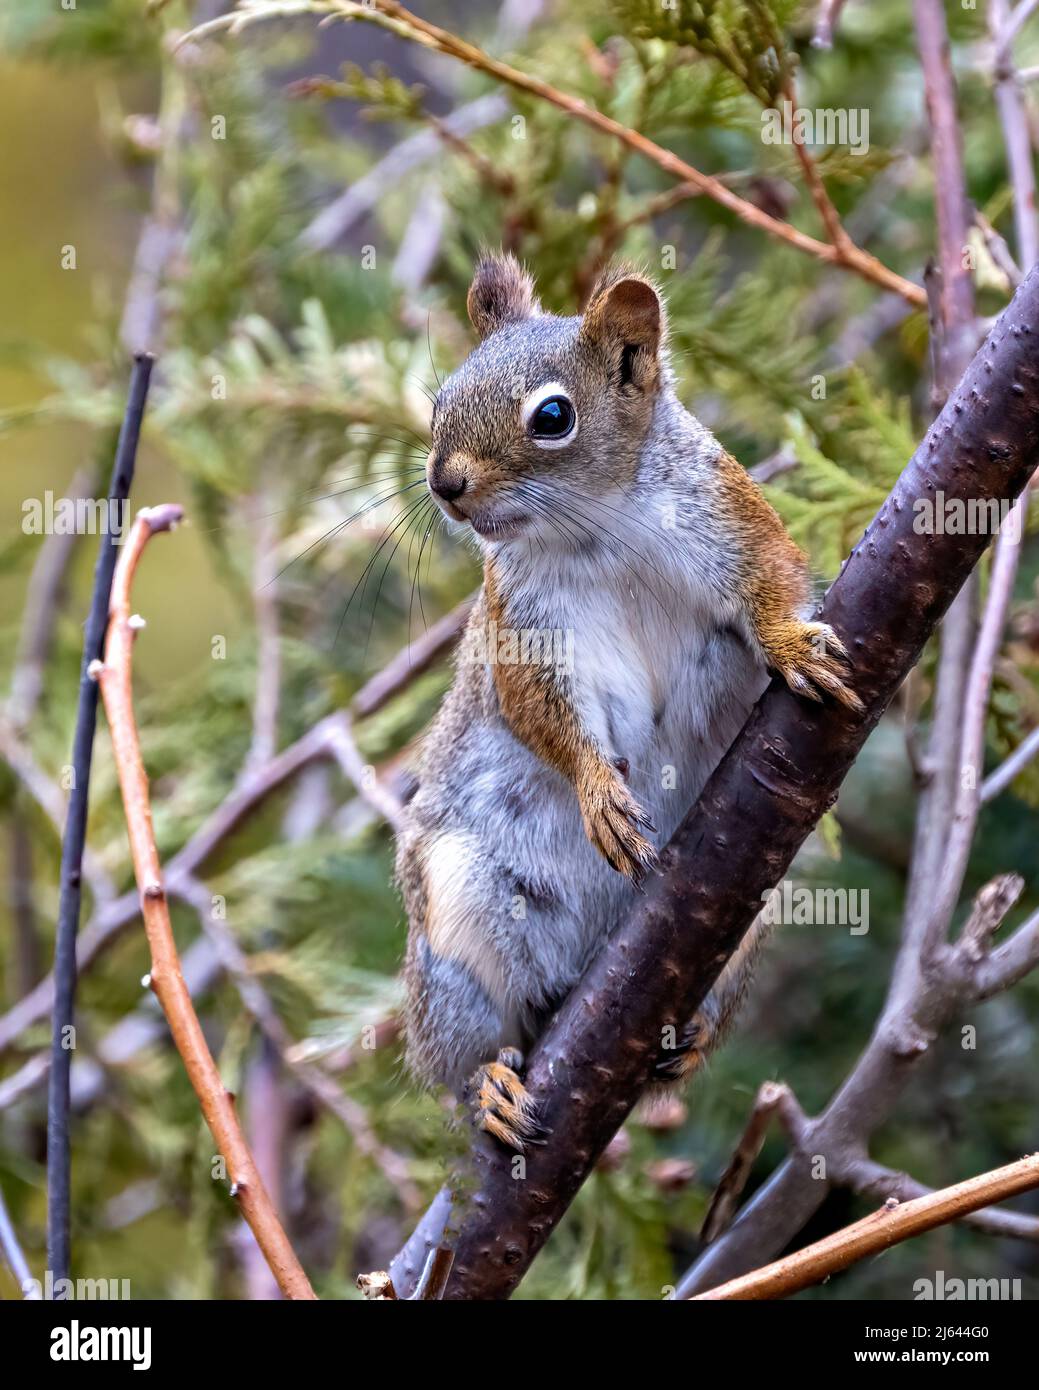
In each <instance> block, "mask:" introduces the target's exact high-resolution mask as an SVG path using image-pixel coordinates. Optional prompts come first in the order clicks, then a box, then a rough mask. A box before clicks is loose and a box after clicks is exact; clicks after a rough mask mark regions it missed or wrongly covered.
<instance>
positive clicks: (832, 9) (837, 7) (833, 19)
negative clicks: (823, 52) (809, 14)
mask: <svg viewBox="0 0 1039 1390" xmlns="http://www.w3.org/2000/svg"><path fill="white" fill-rule="evenodd" d="M844 4H845V0H822V3H821V4H820V6H819V13H818V14H817V15H816V17H815V32H814V33H813V34H812V47H813V48H832V47H833V36H834V33H835V32H836V29H837V24H838V21H839V20H840V17H841V10H843V9H844Z"/></svg>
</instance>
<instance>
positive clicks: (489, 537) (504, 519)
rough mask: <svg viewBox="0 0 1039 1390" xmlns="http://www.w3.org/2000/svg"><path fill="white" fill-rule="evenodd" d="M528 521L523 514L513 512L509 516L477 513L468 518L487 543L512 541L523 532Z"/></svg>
mask: <svg viewBox="0 0 1039 1390" xmlns="http://www.w3.org/2000/svg"><path fill="white" fill-rule="evenodd" d="M528 519H529V518H528V517H526V516H524V515H523V513H522V512H512V513H511V514H509V515H507V516H495V515H494V514H493V513H487V512H476V513H474V514H473V515H472V516H470V517H467V518H466V520H467V521H468V522H469V524H470V526H472V528H473V530H474V531H475V532H476V534H477V535H478V536H482V537H483V539H484V540H485V541H507V540H511V539H512V537H513V536H515V535H517V534H518V533H519V532H520V531H522V530H523V528H524V527H525V526H526V524H527V521H528Z"/></svg>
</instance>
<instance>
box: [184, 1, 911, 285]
mask: <svg viewBox="0 0 1039 1390" xmlns="http://www.w3.org/2000/svg"><path fill="white" fill-rule="evenodd" d="M376 5H377V8H376ZM277 13H278V11H277V9H276V8H272V9H271V10H270V11H264V10H258V11H251V10H244V11H243V10H236V11H234V12H232V13H231V14H227V15H220V16H219V17H218V18H217V19H212V20H208V21H207V22H206V23H204V24H200V25H198V26H197V27H196V28H195V29H193V30H191V31H190V32H189V33H187V34H185V35H184V36H183V37H182V38H181V39H180V43H181V44H184V43H189V42H191V41H193V40H196V39H199V38H202V37H204V36H206V35H208V34H211V33H215V32H217V31H218V30H222V29H229V30H231V32H237V31H238V30H240V29H242V28H244V27H245V25H247V24H249V23H252V22H253V21H254V20H258V19H264V18H274V17H275V16H276V15H277ZM284 13H285V14H287V15H289V14H290V15H299V14H305V13H310V14H320V15H325V16H327V17H328V19H330V20H331V19H342V20H362V21H366V22H368V23H370V24H378V25H379V26H380V27H382V28H385V29H389V30H390V31H391V32H393V33H395V34H397V35H399V36H400V37H401V38H404V39H408V40H410V41H411V42H413V43H419V44H422V45H423V46H424V47H426V48H431V49H433V50H434V51H435V52H437V53H445V54H447V56H448V57H451V58H457V59H458V60H459V61H460V62H462V63H465V64H466V65H467V66H468V67H471V68H475V69H476V70H477V71H478V72H485V73H487V75H488V76H490V77H493V78H496V79H497V81H499V82H504V83H505V84H506V85H507V86H509V87H514V88H515V89H516V90H517V91H520V92H527V93H529V95H531V96H535V97H538V98H539V99H540V100H541V101H547V102H549V103H550V104H551V105H552V106H555V107H557V108H558V109H559V110H560V111H565V112H566V113H567V115H569V116H573V117H574V119H575V120H578V121H583V122H584V124H585V125H587V126H591V128H592V129H593V130H598V131H600V132H601V133H602V134H603V135H610V136H612V137H613V138H614V139H615V140H619V141H620V142H621V144H623V145H626V146H627V147H628V149H630V150H634V151H635V153H636V154H640V155H642V156H643V158H645V159H648V160H650V161H651V162H652V163H653V164H655V165H656V166H657V167H658V168H659V169H663V170H664V172H665V173H667V174H670V175H671V177H672V178H676V179H678V180H679V181H680V182H681V183H687V184H692V185H693V186H694V187H695V188H697V189H698V190H699V191H700V192H701V193H703V194H704V195H705V196H706V197H708V198H711V199H713V200H714V202H716V203H718V204H720V206H722V207H723V208H727V209H728V210H729V211H730V212H731V213H733V214H734V216H736V217H738V218H739V219H740V221H742V222H746V223H747V224H748V225H749V226H751V227H757V228H758V230H759V231H763V232H767V233H768V235H769V236H772V237H775V238H776V239H777V240H778V241H785V242H786V243H787V245H788V246H795V247H797V249H798V250H799V251H805V252H807V253H808V254H809V255H811V256H815V257H816V258H817V259H818V260H821V261H825V262H826V263H827V264H829V265H835V266H839V267H843V268H844V269H846V270H850V271H853V272H854V273H855V274H856V275H860V276H862V278H863V279H865V280H869V281H871V282H872V283H873V284H875V285H879V286H880V287H881V288H882V289H885V290H890V291H892V292H893V293H895V294H900V295H901V296H902V298H903V299H905V300H907V301H908V303H910V304H915V305H916V306H917V307H918V308H925V307H926V305H927V295H926V293H925V291H924V290H923V288H922V287H921V286H920V285H914V284H913V282H912V281H911V280H906V279H905V278H904V277H903V276H901V275H898V274H897V273H896V272H895V271H893V270H891V269H889V267H888V266H886V265H884V263H883V262H882V261H879V260H877V258H876V256H873V255H871V254H870V252H868V251H864V250H863V249H862V247H860V246H857V245H855V243H854V242H852V241H851V240H850V239H847V240H842V239H841V238H840V234H839V233H838V234H837V235H838V242H837V243H836V244H833V243H829V244H828V243H827V242H825V241H818V240H817V239H816V238H815V237H812V236H808V235H807V234H806V233H805V232H801V231H798V229H797V228H796V227H792V226H791V225H790V224H789V222H783V221H781V219H780V218H778V217H771V216H769V214H768V213H767V212H765V211H764V210H763V209H762V208H759V207H757V206H755V204H754V203H750V202H748V201H747V200H746V199H745V198H741V197H740V196H739V194H737V193H734V192H733V191H732V189H731V188H727V187H726V185H725V184H724V183H723V182H722V180H721V179H719V178H715V177H714V176H713V175H711V174H704V173H702V172H701V171H700V170H699V169H696V168H694V167H693V165H691V164H687V163H686V162H685V160H684V159H680V158H679V157H678V155H677V154H675V153H674V152H673V151H671V150H668V149H665V148H664V147H663V146H662V145H658V144H656V143H655V142H654V141H653V140H649V139H647V137H646V136H645V135H641V134H640V133H639V132H638V131H637V130H632V129H630V127H628V126H626V125H622V124H621V122H620V121H615V120H614V119H613V117H612V116H607V115H606V114H605V113H604V112H602V111H599V110H597V109H596V108H595V107H594V106H589V104H588V102H586V101H584V100H583V99H582V98H581V97H575V96H572V95H571V94H570V93H569V92H564V91H560V89H559V88H558V87H553V86H552V85H551V83H549V82H545V81H544V80H543V79H542V78H540V77H534V76H532V75H531V74H530V73H526V72H522V71H521V70H520V69H519V68H514V67H512V66H511V65H510V64H508V63H503V62H501V61H500V60H499V59H497V58H492V57H491V56H490V54H489V53H485V52H484V51H483V49H482V48H477V46H476V45H475V44H471V43H468V42H467V41H466V40H465V39H461V38H459V37H458V36H457V35H456V34H452V33H451V32H450V30H448V29H442V28H440V26H439V25H436V24H431V23H430V22H429V21H428V20H426V19H422V18H420V16H418V15H416V14H412V12H411V11H410V10H408V9H406V8H405V7H404V6H403V5H400V4H398V3H397V0H375V4H374V5H368V4H359V3H354V0H310V3H309V4H307V5H306V8H302V7H299V6H297V5H295V4H293V5H291V7H287V8H286V9H285V11H284ZM810 187H811V191H812V195H813V197H814V198H815V199H816V202H817V205H819V206H820V211H822V206H821V205H820V204H819V188H818V186H817V185H815V184H812V183H810ZM823 193H824V194H825V189H824V190H823ZM827 202H828V199H827ZM826 216H827V218H829V216H830V214H829V212H827V213H826ZM842 230H843V229H842ZM844 237H845V238H847V233H844Z"/></svg>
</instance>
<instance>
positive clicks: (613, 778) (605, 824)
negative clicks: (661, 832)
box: [578, 764, 657, 885]
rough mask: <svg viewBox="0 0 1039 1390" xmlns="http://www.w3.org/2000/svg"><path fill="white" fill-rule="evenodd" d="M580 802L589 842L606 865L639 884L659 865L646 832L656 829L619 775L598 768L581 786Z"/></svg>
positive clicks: (611, 770)
mask: <svg viewBox="0 0 1039 1390" xmlns="http://www.w3.org/2000/svg"><path fill="white" fill-rule="evenodd" d="M578 799H579V801H580V804H581V816H582V818H583V820H584V828H585V831H586V832H587V835H588V838H589V840H590V841H591V842H592V844H593V846H594V847H595V848H596V849H597V850H598V851H599V853H600V854H601V855H602V857H603V858H604V859H605V860H606V862H607V864H609V865H610V867H611V868H612V869H616V870H617V872H618V873H619V874H624V875H625V877H627V878H630V879H631V881H632V882H633V883H634V884H636V885H638V884H641V882H642V880H643V879H644V878H645V877H646V873H647V872H648V871H649V870H650V869H651V868H653V867H654V865H655V864H656V862H657V852H656V850H655V849H654V847H653V845H652V844H650V842H649V840H647V839H646V837H645V835H643V834H642V831H643V830H650V831H652V830H653V829H655V827H654V825H653V823H652V821H650V819H649V817H648V816H647V815H646V813H645V812H644V811H643V809H642V807H641V806H640V805H639V803H638V802H637V801H636V800H635V798H634V797H633V796H632V794H631V792H630V791H629V790H628V788H627V786H626V785H625V783H624V778H623V777H622V776H621V774H620V772H618V771H617V770H615V769H614V768H612V767H609V766H607V765H605V764H602V765H596V767H595V768H594V770H593V771H592V772H590V773H589V774H587V775H586V776H585V777H584V778H583V779H582V780H581V782H580V783H579V788H578Z"/></svg>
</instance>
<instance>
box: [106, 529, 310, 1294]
mask: <svg viewBox="0 0 1039 1390" xmlns="http://www.w3.org/2000/svg"><path fill="white" fill-rule="evenodd" d="M180 517H181V510H180V508H179V507H176V506H163V507H153V508H151V509H147V510H144V511H141V512H138V514H137V518H136V520H135V522H134V525H133V529H132V530H131V532H130V536H129V539H128V540H127V542H126V543H125V546H124V549H123V551H122V554H121V555H120V557H119V564H118V567H117V569H116V574H115V580H114V582H113V585H112V601H111V606H110V609H109V627H108V638H107V642H106V645H105V659H104V663H103V664H100V665H95V668H94V674H96V676H97V679H98V680H99V681H100V684H101V694H102V698H103V699H104V703H105V714H106V715H107V717H108V725H109V729H110V731H111V736H112V748H113V751H114V754H115V762H116V770H117V772H118V774H119V787H120V790H121V791H122V795H123V804H124V807H125V809H126V823H127V830H128V832H129V838H130V853H131V856H132V858H133V866H134V874H135V876H136V879H137V887H138V890H139V892H140V895H141V913H142V915H143V917H144V928H145V932H146V933H147V936H148V945H149V947H150V949H151V971H150V974H149V984H150V986H151V988H152V989H153V990H154V992H155V995H156V997H157V998H158V1000H159V1003H160V1004H161V1005H162V1010H163V1013H164V1014H165V1015H166V1018H167V1021H168V1022H169V1025H170V1032H171V1033H172V1035H173V1041H174V1043H175V1044H176V1046H177V1051H178V1052H179V1053H180V1055H181V1057H182V1059H183V1061H184V1067H185V1070H186V1071H187V1073H188V1077H189V1078H190V1080H191V1084H192V1086H193V1087H194V1090H195V1094H196V1095H197V1096H198V1098H199V1103H200V1105H201V1107H202V1113H203V1115H204V1116H205V1120H206V1123H207V1124H208V1126H209V1128H210V1130H211V1131H212V1134H213V1138H214V1139H215V1140H216V1143H217V1146H218V1151H219V1153H220V1154H221V1156H222V1157H223V1159H224V1161H225V1163H226V1165H227V1172H228V1176H229V1178H230V1181H231V1191H232V1193H233V1195H234V1196H236V1197H237V1199H238V1202H239V1204H240V1206H241V1208H242V1214H243V1216H244V1217H245V1219H246V1221H247V1222H248V1224H249V1226H250V1228H251V1230H252V1232H253V1234H254V1235H255V1237H256V1242H257V1244H258V1245H259V1247H260V1249H261V1250H262V1251H263V1254H264V1257H265V1258H266V1260H267V1263H268V1264H269V1265H270V1267H271V1271H272V1273H273V1274H274V1277H275V1278H276V1279H277V1281H278V1285H279V1287H280V1288H281V1290H282V1292H283V1293H284V1294H285V1296H286V1297H287V1298H293V1299H312V1298H314V1296H315V1295H314V1291H313V1289H312V1288H311V1287H310V1282H309V1280H308V1279H307V1276H306V1274H305V1273H304V1272H303V1268H302V1266H301V1265H300V1263H299V1260H298V1259H297V1258H296V1255H295V1252H294V1251H293V1249H292V1246H291V1245H290V1244H289V1240H288V1237H287V1236H286V1234H285V1232H284V1230H283V1229H282V1226H281V1222H280V1221H279V1220H278V1216H277V1213H276V1212H275V1210H274V1207H273V1205H272V1203H271V1199H270V1197H269V1196H268V1193H267V1190H266V1188H265V1187H264V1184H263V1179H262V1178H261V1177H260V1173H259V1170H258V1169H257V1167H256V1164H255V1162H254V1160H253V1156H252V1154H251V1152H250V1150H249V1146H248V1144H247V1143H246V1140H245V1136H244V1135H243V1134H242V1130H241V1127H240V1125H239V1123H238V1118H237V1116H236V1114H235V1107H234V1097H233V1096H232V1095H231V1093H230V1092H229V1091H227V1090H226V1089H225V1087H224V1083H223V1081H222V1079H221V1076H220V1072H219V1070H218V1068H217V1065H216V1063H215V1062H214V1060H213V1056H212V1053H211V1052H210V1050H209V1047H208V1044H207V1043H206V1040H205V1037H204V1035H203V1033H202V1028H201V1025H200V1024H199V1021H198V1016H197V1015H196V1013H195V1010H194V1008H193V1006H192V1003H191V995H190V994H189V992H188V987H187V985H186V984H185V981H184V976H183V974H182V973H181V968H180V959H179V957H178V955H177V948H176V945H175V943H174V940H173V928H172V926H171V923H170V912H169V904H168V902H167V899H166V890H165V887H164V884H163V877H162V867H161V865H160V863H159V854H158V850H157V849H156V846H155V833H154V830H153V828H152V817H151V804H150V801H149V796H148V777H147V773H146V772H145V770H144V763H143V761H142V759H141V748H140V741H139V739H138V735H137V722H136V719H135V717H134V710H133V684H132V653H133V642H134V636H135V633H136V631H137V629H138V628H139V627H140V626H142V624H141V621H140V619H135V618H133V617H132V616H131V612H130V589H131V585H132V583H133V576H134V571H135V569H136V568H137V562H138V560H139V559H140V557H141V553H142V551H143V550H144V547H145V546H146V545H147V543H148V541H149V539H150V538H151V536H152V535H154V534H155V533H156V532H158V531H166V530H169V529H170V527H171V526H173V525H174V524H175V523H176V522H177V521H179V519H180Z"/></svg>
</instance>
